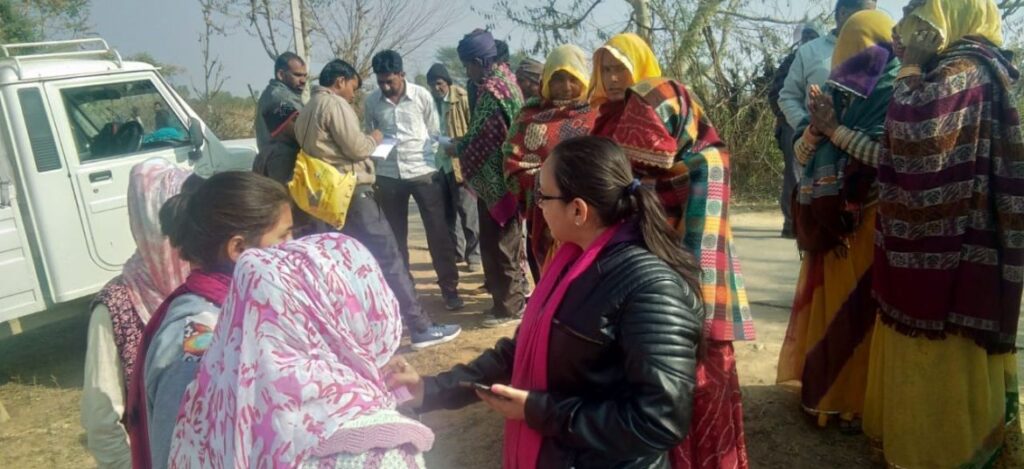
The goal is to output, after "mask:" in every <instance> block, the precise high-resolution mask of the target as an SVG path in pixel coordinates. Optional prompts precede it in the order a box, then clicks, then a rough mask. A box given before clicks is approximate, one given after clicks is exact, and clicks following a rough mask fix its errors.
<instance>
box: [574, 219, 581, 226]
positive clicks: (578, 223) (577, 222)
mask: <svg viewBox="0 0 1024 469" xmlns="http://www.w3.org/2000/svg"><path fill="white" fill-rule="evenodd" d="M576 226H583V222H582V221H580V219H578V218H577V219H576Z"/></svg>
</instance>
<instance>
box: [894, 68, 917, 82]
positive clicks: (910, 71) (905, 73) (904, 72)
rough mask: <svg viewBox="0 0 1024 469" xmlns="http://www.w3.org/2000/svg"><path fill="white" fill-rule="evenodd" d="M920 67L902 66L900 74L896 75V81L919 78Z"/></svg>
mask: <svg viewBox="0 0 1024 469" xmlns="http://www.w3.org/2000/svg"><path fill="white" fill-rule="evenodd" d="M920 75H921V67H919V66H917V65H904V66H903V67H900V72H899V73H898V74H897V75H896V79H897V80H900V79H903V78H907V77H913V76H920Z"/></svg>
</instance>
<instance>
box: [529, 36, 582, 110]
mask: <svg viewBox="0 0 1024 469" xmlns="http://www.w3.org/2000/svg"><path fill="white" fill-rule="evenodd" d="M587 68H588V67H587V54H586V53H585V52H583V49H580V48H579V47H576V46H574V45H572V44H566V45H564V46H558V47H556V48H555V49H554V50H552V51H551V53H550V54H548V58H547V60H545V61H544V76H543V78H542V80H541V87H540V94H541V96H543V97H544V99H545V100H548V101H550V100H551V91H550V83H551V77H553V76H555V74H556V73H558V72H566V73H568V74H569V75H572V77H573V78H575V79H577V80H579V82H580V83H582V84H583V93H582V94H580V96H577V99H578V98H581V97H584V96H586V95H587V88H589V87H590V77H589V76H588V75H587Z"/></svg>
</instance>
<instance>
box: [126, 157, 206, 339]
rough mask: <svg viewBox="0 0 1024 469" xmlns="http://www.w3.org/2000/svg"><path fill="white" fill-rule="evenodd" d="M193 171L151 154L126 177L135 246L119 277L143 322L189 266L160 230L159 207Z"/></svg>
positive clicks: (183, 277) (183, 275) (129, 214)
mask: <svg viewBox="0 0 1024 469" xmlns="http://www.w3.org/2000/svg"><path fill="white" fill-rule="evenodd" d="M190 174H192V172H191V171H188V170H185V169H181V168H179V167H177V166H175V165H174V163H171V162H169V161H167V160H165V159H163V158H152V159H148V160H146V161H143V162H142V163H139V164H137V165H135V166H134V167H132V171H131V176H130V177H129V180H128V223H129V225H130V226H131V230H132V237H133V238H135V245H136V247H137V249H136V250H135V254H132V257H130V258H129V259H128V261H127V262H125V264H124V270H123V272H122V274H121V276H122V277H121V278H122V280H123V281H124V283H125V285H126V286H127V287H128V292H129V295H130V296H131V299H132V303H133V304H134V306H135V311H136V313H138V315H139V319H142V323H143V324H145V323H147V322H149V317H150V315H152V314H153V312H154V311H156V309H157V308H159V307H160V303H163V302H164V298H166V297H167V295H169V294H170V293H171V292H172V291H174V289H175V288H178V286H179V285H181V284H182V283H184V282H185V277H188V272H189V270H190V268H189V264H188V262H185V261H183V260H181V258H179V257H178V253H177V251H176V250H175V249H172V248H171V245H170V243H169V242H168V241H167V237H165V236H164V234H163V232H161V231H160V217H159V213H160V207H162V206H163V204H164V202H166V201H167V199H169V198H171V197H172V196H174V195H175V194H177V193H178V192H180V191H181V185H182V184H183V183H184V182H185V179H187V178H188V176H189V175H190Z"/></svg>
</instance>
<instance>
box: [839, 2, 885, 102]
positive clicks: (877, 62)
mask: <svg viewBox="0 0 1024 469" xmlns="http://www.w3.org/2000/svg"><path fill="white" fill-rule="evenodd" d="M893 26H895V22H893V20H892V18H890V17H889V15H888V14H886V13H885V12H883V11H881V10H864V11H860V12H857V13H855V14H854V15H853V16H851V17H850V19H849V20H847V21H846V24H845V25H844V26H843V30H842V31H840V32H839V39H838V41H837V42H836V48H835V50H834V51H833V53H832V74H831V75H830V76H829V84H830V85H832V86H834V87H836V88H839V89H841V90H844V91H847V92H850V93H853V94H854V95H856V96H857V97H858V98H867V97H868V96H869V95H870V94H871V92H872V91H874V89H875V85H877V84H878V81H879V80H880V79H881V78H882V76H883V75H885V73H886V70H887V69H888V68H889V62H890V61H892V59H893V55H894V54H893V47H892V27H893Z"/></svg>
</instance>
